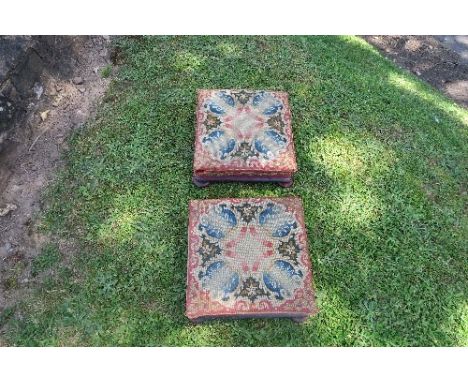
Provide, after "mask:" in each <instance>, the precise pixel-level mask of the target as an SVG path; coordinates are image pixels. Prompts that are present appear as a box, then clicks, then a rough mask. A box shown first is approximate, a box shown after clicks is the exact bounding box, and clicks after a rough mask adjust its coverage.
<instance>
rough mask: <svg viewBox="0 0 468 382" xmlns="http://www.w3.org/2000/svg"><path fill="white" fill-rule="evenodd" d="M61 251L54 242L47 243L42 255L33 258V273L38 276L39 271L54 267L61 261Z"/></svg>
mask: <svg viewBox="0 0 468 382" xmlns="http://www.w3.org/2000/svg"><path fill="white" fill-rule="evenodd" d="M60 257H61V256H60V252H59V250H58V248H57V247H56V246H55V245H53V244H47V245H46V246H45V247H44V248H43V249H42V251H41V253H40V255H39V256H37V257H36V258H34V259H33V261H32V264H31V275H32V276H34V277H35V276H37V275H38V274H39V273H41V272H43V271H46V270H48V269H50V268H52V267H53V266H54V265H55V264H57V263H58V262H59V261H60Z"/></svg>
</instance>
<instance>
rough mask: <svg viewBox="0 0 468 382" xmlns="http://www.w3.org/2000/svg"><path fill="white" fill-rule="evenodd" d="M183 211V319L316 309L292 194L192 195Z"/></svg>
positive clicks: (304, 313)
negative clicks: (186, 240)
mask: <svg viewBox="0 0 468 382" xmlns="http://www.w3.org/2000/svg"><path fill="white" fill-rule="evenodd" d="M189 210H190V211H189V249H188V263H187V296H186V298H187V301H186V315H187V317H188V318H189V319H191V320H195V321H198V320H202V319H207V318H216V317H291V318H293V319H296V320H298V321H300V320H303V319H305V318H307V317H308V316H309V315H311V314H313V313H315V312H316V306H315V299H314V291H313V289H312V271H311V264H310V259H309V253H308V249H307V235H306V230H305V226H304V214H303V208H302V202H301V200H300V199H299V198H255V199H252V198H250V199H215V200H192V201H191V202H190V206H189Z"/></svg>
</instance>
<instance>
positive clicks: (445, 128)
mask: <svg viewBox="0 0 468 382" xmlns="http://www.w3.org/2000/svg"><path fill="white" fill-rule="evenodd" d="M117 46H118V52H119V54H118V56H119V59H120V60H121V62H122V65H121V67H120V70H119V73H118V75H117V78H115V79H114V81H113V84H112V86H111V88H110V90H109V91H108V93H107V95H106V97H105V99H104V103H103V105H102V107H101V108H100V111H99V113H98V115H97V117H96V118H95V119H94V120H92V121H90V122H89V123H88V124H87V125H86V126H85V128H83V129H81V130H80V131H78V132H76V133H75V135H74V136H73V137H72V138H71V139H70V151H69V153H68V154H67V165H66V168H65V169H64V170H63V171H62V173H61V174H60V176H59V179H58V180H57V181H56V182H55V184H54V185H52V186H51V187H50V188H49V189H48V191H47V195H45V197H44V198H45V204H46V209H45V212H44V216H43V218H42V219H43V223H42V225H43V230H44V231H45V232H47V233H49V234H51V235H53V237H54V238H55V239H56V240H59V239H62V240H63V239H66V240H68V239H70V238H72V239H74V240H75V242H77V243H79V247H78V249H77V250H76V253H75V254H74V255H73V256H70V255H66V254H62V253H60V251H59V248H58V246H57V245H56V244H54V241H52V243H51V244H49V245H48V246H47V247H46V248H45V249H44V253H43V254H42V255H41V256H40V257H39V258H38V259H37V260H36V262H35V263H36V265H35V266H34V264H33V270H34V272H33V273H34V274H33V275H31V277H32V278H36V279H37V280H38V281H37V283H36V284H37V285H36V286H35V287H34V288H33V289H32V290H31V293H30V295H28V296H26V298H25V299H24V300H23V301H20V302H18V304H17V306H16V307H14V308H13V309H10V310H9V311H4V312H3V313H2V316H1V317H0V325H6V328H7V329H8V330H7V333H6V335H5V341H6V343H7V344H11V345H33V346H34V345H153V346H156V345H169V346H174V345H175V346H183V345H192V346H193V345H195V346H196V345H207V346H239V345H244V346H278V345H279V346H322V345H325V346H355V345H361V346H394V345H403V346H405V345H415V346H422V345H427V346H441V345H446V346H454V345H458V346H467V345H468V303H467V297H468V263H467V253H466V248H467V247H468V246H467V240H466V238H467V237H468V232H467V214H466V212H467V184H468V182H467V180H468V179H467V174H468V171H467V170H468V168H467V167H468V166H467V164H468V161H467V157H468V155H467V154H468V140H467V127H468V111H467V110H466V109H463V108H461V107H459V106H457V105H455V104H454V103H453V102H452V101H450V100H448V99H447V98H446V97H445V96H443V95H442V94H440V93H438V92H437V91H436V90H434V89H433V88H431V87H430V86H429V85H426V84H425V83H423V82H421V81H420V80H419V79H417V78H416V77H414V76H412V75H410V74H408V73H406V72H404V71H402V70H400V69H398V68H397V67H395V66H394V65H393V64H392V63H391V62H390V61H389V60H387V59H385V58H383V57H382V56H381V55H380V54H379V53H378V52H377V51H376V50H375V49H374V48H372V47H371V46H370V45H368V44H367V43H366V42H364V41H363V40H361V39H359V38H356V37H169V38H163V37H151V38H128V39H121V40H119V41H118V42H117ZM199 88H250V89H276V90H284V91H287V92H289V95H290V103H291V108H292V115H293V118H292V123H293V129H294V134H295V144H296V150H297V157H298V166H299V172H298V174H297V176H296V178H295V184H294V186H293V187H292V188H291V189H283V188H279V187H277V186H276V185H273V184H236V183H231V184H218V185H212V186H210V187H208V188H205V189H198V188H197V187H195V186H194V185H193V184H192V183H191V170H192V157H193V135H194V108H195V101H196V100H195V98H196V90H197V89H199ZM289 195H297V196H300V197H301V198H302V199H303V202H304V207H305V213H306V226H307V229H308V233H309V241H310V243H309V246H310V251H311V260H312V264H313V267H314V275H315V287H316V290H317V296H318V306H319V308H320V313H319V314H318V315H317V316H315V317H313V318H310V319H309V320H307V321H306V322H305V323H304V324H295V323H293V322H292V321H290V320H288V319H270V320H263V319H255V320H254V319H248V320H237V321H235V320H232V321H213V322H209V323H205V324H201V325H193V324H191V323H190V322H189V321H188V320H187V319H186V318H185V316H184V304H185V272H186V258H187V213H188V201H189V200H190V199H199V198H217V197H225V196H231V197H248V196H289ZM55 239H54V240H55ZM39 280H40V281H39Z"/></svg>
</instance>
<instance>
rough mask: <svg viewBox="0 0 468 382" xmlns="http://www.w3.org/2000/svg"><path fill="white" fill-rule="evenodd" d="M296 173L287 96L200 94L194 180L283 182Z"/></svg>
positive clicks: (200, 183)
mask: <svg viewBox="0 0 468 382" xmlns="http://www.w3.org/2000/svg"><path fill="white" fill-rule="evenodd" d="M296 171H297V164H296V154H295V151H294V142H293V133H292V130H291V111H290V109H289V103H288V95H287V93H284V92H275V91H263V90H258V91H253V90H199V91H198V104H197V111H196V128H195V155H194V162H193V181H194V183H195V184H196V185H197V186H200V187H203V186H207V185H208V184H209V183H210V182H216V181H217V182H219V181H254V182H278V183H280V184H281V185H282V186H284V187H289V186H291V185H292V182H293V175H294V173H295V172H296Z"/></svg>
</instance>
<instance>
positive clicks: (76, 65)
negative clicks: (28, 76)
mask: <svg viewBox="0 0 468 382" xmlns="http://www.w3.org/2000/svg"><path fill="white" fill-rule="evenodd" d="M59 54H60V52H59ZM62 55H63V60H64V62H63V65H66V66H67V73H66V75H61V74H57V73H55V74H50V73H44V74H43V76H42V78H41V83H39V84H36V85H35V92H36V98H35V99H34V100H33V102H31V103H30V104H29V106H28V107H27V113H26V116H25V118H24V119H23V120H22V121H21V124H22V125H21V126H18V127H17V128H15V129H14V131H15V133H14V135H13V136H12V137H10V141H11V142H10V143H9V145H8V146H7V148H6V149H5V150H4V151H2V152H1V153H0V313H1V311H2V309H3V308H5V307H7V306H10V305H12V304H14V303H15V302H16V301H17V300H18V299H19V298H20V297H21V296H22V295H23V294H24V293H25V292H26V291H27V290H28V287H29V286H31V280H30V278H31V277H30V274H31V261H32V259H34V257H36V256H37V255H38V254H39V253H40V252H41V248H42V247H43V246H44V245H45V243H47V242H49V241H51V240H52V239H51V238H49V237H46V236H44V235H43V234H41V233H40V232H39V230H38V228H37V225H38V221H37V216H38V214H39V212H40V210H41V207H42V206H41V195H42V193H43V191H44V189H45V188H46V187H47V185H48V184H50V182H52V181H53V180H54V177H55V176H56V174H57V170H58V169H59V168H60V167H61V166H62V165H63V160H62V159H61V158H62V155H61V154H62V153H63V152H64V151H65V150H67V143H66V139H67V137H69V135H70V133H71V132H72V130H74V129H77V128H80V126H82V125H83V123H84V122H85V121H86V120H87V119H88V118H90V117H92V116H93V114H94V112H95V110H96V107H97V106H98V105H99V103H100V101H101V99H102V96H103V95H104V92H105V90H106V88H107V86H108V84H109V79H108V78H102V76H101V74H100V73H101V70H102V69H103V68H104V67H106V66H107V65H109V64H110V58H109V38H106V37H102V36H98V37H94V36H77V37H70V38H69V39H68V42H67V44H66V46H64V47H63V52H62ZM65 61H66V63H65ZM58 64H59V66H60V62H59V63H58ZM57 244H58V247H59V250H60V251H61V252H62V253H63V254H64V255H65V256H66V255H67V254H68V255H70V254H71V253H73V251H74V248H75V246H74V245H73V243H70V242H65V241H59V242H58V243H57Z"/></svg>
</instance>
